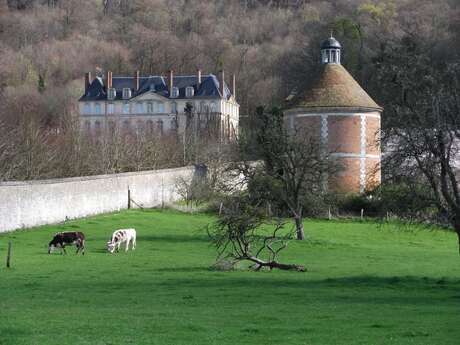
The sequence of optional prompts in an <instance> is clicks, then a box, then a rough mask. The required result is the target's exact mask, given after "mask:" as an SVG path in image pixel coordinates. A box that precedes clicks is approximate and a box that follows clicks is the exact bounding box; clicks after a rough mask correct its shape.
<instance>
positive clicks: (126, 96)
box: [123, 87, 131, 99]
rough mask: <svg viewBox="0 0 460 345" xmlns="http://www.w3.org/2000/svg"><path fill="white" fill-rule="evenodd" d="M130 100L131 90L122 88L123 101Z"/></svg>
mask: <svg viewBox="0 0 460 345" xmlns="http://www.w3.org/2000/svg"><path fill="white" fill-rule="evenodd" d="M130 98H131V89H130V88H129V87H124V88H123V99H130Z"/></svg>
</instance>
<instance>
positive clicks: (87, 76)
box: [85, 72, 92, 95]
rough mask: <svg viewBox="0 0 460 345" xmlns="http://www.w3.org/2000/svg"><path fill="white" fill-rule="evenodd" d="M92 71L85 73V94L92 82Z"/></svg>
mask: <svg viewBox="0 0 460 345" xmlns="http://www.w3.org/2000/svg"><path fill="white" fill-rule="evenodd" d="M91 82H92V80H91V72H87V73H85V95H86V93H87V92H88V89H89V85H90V84H91Z"/></svg>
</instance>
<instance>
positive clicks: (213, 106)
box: [209, 102, 217, 113]
mask: <svg viewBox="0 0 460 345" xmlns="http://www.w3.org/2000/svg"><path fill="white" fill-rule="evenodd" d="M216 107H217V106H216V102H211V105H210V107H209V111H210V112H211V113H214V112H216Z"/></svg>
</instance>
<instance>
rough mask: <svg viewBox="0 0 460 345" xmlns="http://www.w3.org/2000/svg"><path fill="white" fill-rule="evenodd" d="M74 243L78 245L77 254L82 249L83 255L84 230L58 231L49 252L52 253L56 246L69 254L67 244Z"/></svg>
mask: <svg viewBox="0 0 460 345" xmlns="http://www.w3.org/2000/svg"><path fill="white" fill-rule="evenodd" d="M73 244H74V245H75V246H76V247H77V252H76V254H78V252H79V251H81V253H82V255H84V254H85V235H84V234H83V233H82V232H77V231H67V232H58V233H57V234H55V235H54V237H53V239H52V240H51V241H50V243H49V245H48V254H51V252H52V251H53V250H54V248H61V252H63V254H67V252H66V251H65V246H66V245H73Z"/></svg>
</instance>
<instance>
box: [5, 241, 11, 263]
mask: <svg viewBox="0 0 460 345" xmlns="http://www.w3.org/2000/svg"><path fill="white" fill-rule="evenodd" d="M10 266H11V241H9V242H8V253H7V254H6V267H7V268H10Z"/></svg>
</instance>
